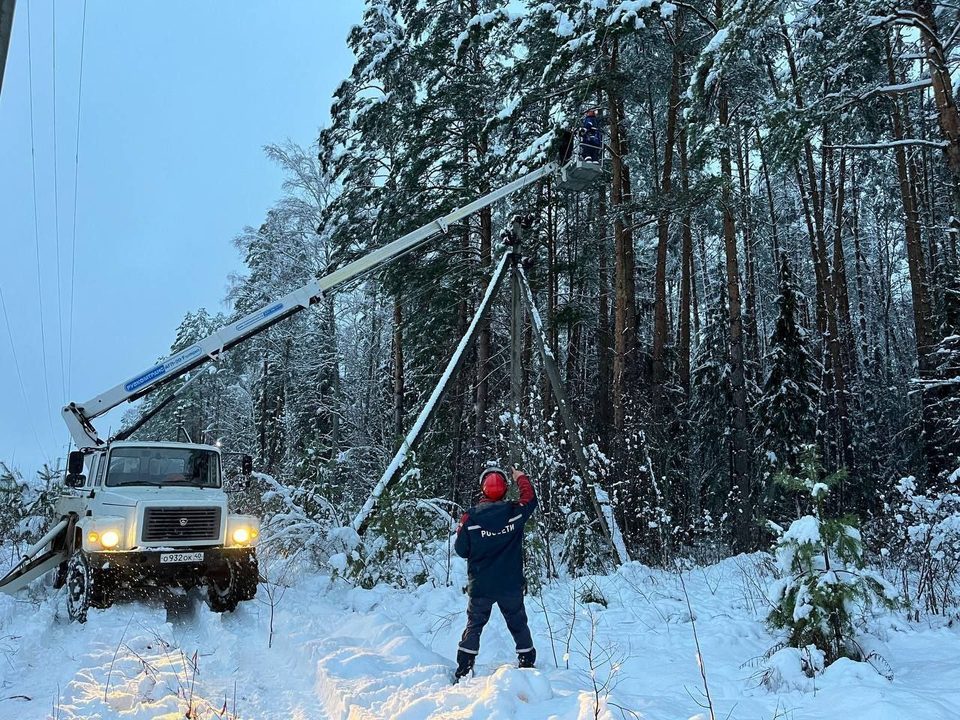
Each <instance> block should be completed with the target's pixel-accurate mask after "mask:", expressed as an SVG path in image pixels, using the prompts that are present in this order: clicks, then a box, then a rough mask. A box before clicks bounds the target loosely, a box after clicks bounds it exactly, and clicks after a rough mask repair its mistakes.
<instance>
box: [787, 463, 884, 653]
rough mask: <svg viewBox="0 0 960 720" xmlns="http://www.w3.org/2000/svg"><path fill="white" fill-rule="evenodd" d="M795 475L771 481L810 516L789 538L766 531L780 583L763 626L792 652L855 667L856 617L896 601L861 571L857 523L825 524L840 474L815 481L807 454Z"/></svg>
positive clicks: (817, 469)
mask: <svg viewBox="0 0 960 720" xmlns="http://www.w3.org/2000/svg"><path fill="white" fill-rule="evenodd" d="M801 468H802V472H803V477H797V476H793V475H787V474H781V475H779V476H778V477H777V481H778V482H780V483H781V484H782V485H784V486H785V487H786V488H787V489H789V490H792V491H794V492H796V493H798V494H799V495H800V496H801V497H800V500H801V502H805V503H806V504H807V505H808V506H809V507H810V514H807V515H804V516H803V517H800V518H798V519H796V520H794V521H793V522H792V523H791V525H790V527H789V528H788V529H787V530H784V529H783V528H781V527H780V526H778V525H775V524H774V523H771V527H772V529H773V530H774V531H775V532H776V533H777V535H778V536H779V537H778V540H777V544H776V559H777V566H778V568H779V570H780V572H781V573H782V575H783V577H782V578H781V579H780V580H778V581H776V583H775V584H774V586H773V588H772V592H771V600H772V601H773V602H774V609H773V610H772V611H771V613H770V615H769V617H768V620H769V622H770V623H771V624H772V625H773V626H774V627H777V628H782V629H785V630H788V631H789V637H788V640H787V642H788V644H789V645H790V646H791V647H795V648H805V647H807V646H808V645H814V646H816V647H818V648H820V649H821V650H822V651H823V652H824V653H825V655H826V659H827V662H828V663H830V662H833V661H834V660H836V659H837V658H840V657H852V658H854V659H859V656H860V653H859V652H857V651H856V648H855V645H854V643H853V642H852V641H853V639H854V636H855V634H856V628H855V624H854V620H855V613H856V612H857V610H858V609H859V608H865V607H869V606H871V605H872V604H874V603H878V604H880V605H884V606H888V607H892V606H894V605H895V603H896V601H897V594H896V591H895V590H894V589H893V588H892V587H891V586H890V585H889V584H888V583H887V582H886V581H885V580H884V579H883V578H881V577H880V576H879V575H878V574H876V573H874V572H872V571H870V570H868V569H866V568H865V566H864V559H863V544H862V542H861V537H860V530H859V529H858V528H857V526H856V520H855V519H854V518H850V517H846V518H828V517H826V516H825V513H824V501H825V499H826V497H827V495H828V493H829V492H830V487H831V486H832V485H834V484H835V483H836V482H838V481H839V480H841V479H842V478H843V474H842V473H836V474H834V475H831V476H829V477H825V478H823V479H820V476H821V469H820V466H819V462H818V460H817V457H816V454H815V453H814V452H813V451H811V450H807V451H806V452H805V453H804V456H803V459H802V463H801Z"/></svg>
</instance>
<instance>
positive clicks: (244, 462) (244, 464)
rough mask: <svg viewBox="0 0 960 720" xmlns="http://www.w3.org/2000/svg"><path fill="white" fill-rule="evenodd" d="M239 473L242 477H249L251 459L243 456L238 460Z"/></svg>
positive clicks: (251, 468) (251, 467) (251, 469)
mask: <svg viewBox="0 0 960 720" xmlns="http://www.w3.org/2000/svg"><path fill="white" fill-rule="evenodd" d="M240 472H241V473H243V474H244V475H249V474H250V473H252V472H253V458H252V457H250V456H249V455H244V456H243V457H242V458H240Z"/></svg>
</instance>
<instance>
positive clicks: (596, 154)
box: [580, 109, 603, 163]
mask: <svg viewBox="0 0 960 720" xmlns="http://www.w3.org/2000/svg"><path fill="white" fill-rule="evenodd" d="M601 150H603V130H602V129H601V127H600V118H599V117H597V111H596V110H593V109H590V110H587V112H586V113H584V115H583V120H582V121H581V127H580V156H581V157H582V158H583V159H584V160H588V161H590V162H595V163H598V162H600V152H601Z"/></svg>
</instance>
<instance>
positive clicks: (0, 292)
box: [0, 288, 50, 465]
mask: <svg viewBox="0 0 960 720" xmlns="http://www.w3.org/2000/svg"><path fill="white" fill-rule="evenodd" d="M0 308H2V309H3V320H4V322H5V323H6V326H7V337H8V338H9V339H10V353H11V354H12V355H13V366H14V367H15V368H16V370H17V380H18V381H19V382H20V394H21V395H22V396H23V404H24V409H25V411H26V412H25V415H26V416H27V423H28V424H29V425H30V429H31V430H32V431H33V437H34V439H35V440H36V441H37V448H38V449H39V450H40V454H41V455H43V458H44V460H46V462H47V465H49V464H50V456H49V455H47V453H46V451H45V450H44V449H43V443H41V442H40V435H39V434H38V433H37V427H36V425H34V424H33V418H32V417H31V415H30V401H29V400H28V399H27V389H26V387H25V386H24V384H23V373H22V372H20V360H19V359H18V358H17V346H16V345H15V344H14V342H13V330H11V329H10V316H9V315H7V303H6V302H4V300H3V288H0Z"/></svg>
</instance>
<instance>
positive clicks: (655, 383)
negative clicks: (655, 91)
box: [651, 47, 683, 427]
mask: <svg viewBox="0 0 960 720" xmlns="http://www.w3.org/2000/svg"><path fill="white" fill-rule="evenodd" d="M682 66H683V58H682V57H681V54H680V50H679V48H677V47H674V50H673V63H672V68H671V71H670V93H669V95H668V96H667V129H666V135H665V137H664V144H663V173H662V179H661V181H660V196H659V205H660V210H659V212H658V213H657V259H656V267H655V270H654V280H653V298H654V299H653V345H652V350H651V356H652V357H651V359H652V370H653V372H652V377H651V380H652V383H651V386H652V390H653V418H654V427H658V426H659V423H658V422H657V421H658V420H661V419H662V418H663V417H664V416H665V415H666V409H667V408H666V383H667V358H666V355H667V344H668V343H669V342H670V340H669V325H668V323H667V245H668V244H669V242H670V211H669V210H668V209H667V205H668V204H670V203H671V200H672V194H673V149H674V144H675V142H676V135H677V112H678V110H679V107H680V70H681V68H682Z"/></svg>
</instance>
